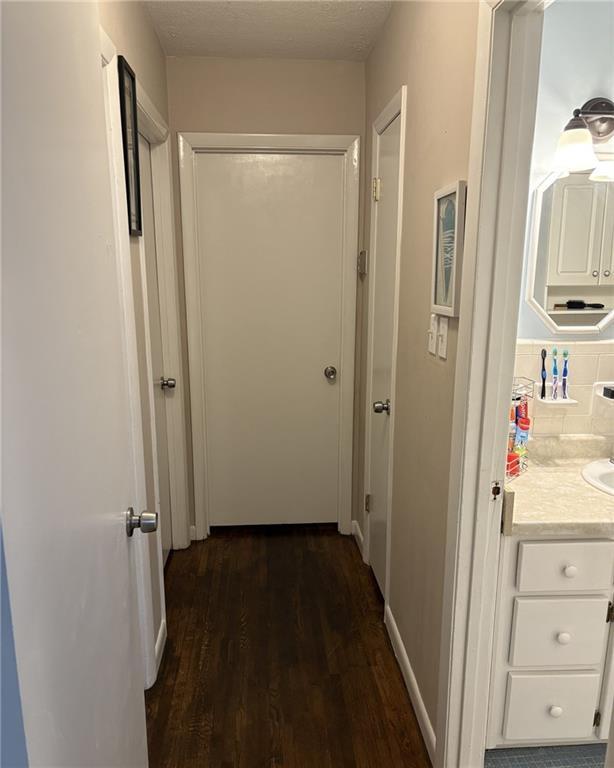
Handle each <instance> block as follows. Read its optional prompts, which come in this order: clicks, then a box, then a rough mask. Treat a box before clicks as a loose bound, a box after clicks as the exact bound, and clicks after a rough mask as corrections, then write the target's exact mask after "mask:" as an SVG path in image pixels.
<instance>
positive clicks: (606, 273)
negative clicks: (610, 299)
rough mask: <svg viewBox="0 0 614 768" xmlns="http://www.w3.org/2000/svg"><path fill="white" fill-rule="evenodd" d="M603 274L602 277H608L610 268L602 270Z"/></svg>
mask: <svg viewBox="0 0 614 768" xmlns="http://www.w3.org/2000/svg"><path fill="white" fill-rule="evenodd" d="M603 276H604V277H609V276H610V270H609V269H606V270H605V271H604V273H603Z"/></svg>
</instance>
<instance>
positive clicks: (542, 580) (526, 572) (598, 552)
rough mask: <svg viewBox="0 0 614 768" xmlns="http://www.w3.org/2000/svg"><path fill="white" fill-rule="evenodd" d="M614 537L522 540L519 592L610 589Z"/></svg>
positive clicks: (519, 555) (518, 573) (519, 562)
mask: <svg viewBox="0 0 614 768" xmlns="http://www.w3.org/2000/svg"><path fill="white" fill-rule="evenodd" d="M613 565H614V541H521V542H520V544H519V545H518V572H517V577H516V583H517V586H518V591H519V592H578V591H585V590H589V589H590V590H610V589H611V587H612V569H613Z"/></svg>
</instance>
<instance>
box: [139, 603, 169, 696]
mask: <svg viewBox="0 0 614 768" xmlns="http://www.w3.org/2000/svg"><path fill="white" fill-rule="evenodd" d="M167 637H168V634H167V629H166V619H165V618H164V619H162V621H161V622H160V629H159V631H158V637H157V638H156V645H155V650H154V657H155V660H156V665H155V668H154V672H155V674H154V675H153V677H152V678H151V679H150V680H145V690H146V691H147V690H149V688H151V687H152V685H153V684H154V683H155V682H156V679H157V677H158V671H159V669H160V664H161V663H162V656H163V655H164V648H165V646H166V638H167Z"/></svg>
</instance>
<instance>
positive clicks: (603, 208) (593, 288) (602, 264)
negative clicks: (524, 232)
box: [526, 171, 614, 334]
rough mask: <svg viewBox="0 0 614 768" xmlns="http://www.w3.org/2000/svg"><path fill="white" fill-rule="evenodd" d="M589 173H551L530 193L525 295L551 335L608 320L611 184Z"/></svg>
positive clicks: (612, 283)
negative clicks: (531, 211)
mask: <svg viewBox="0 0 614 768" xmlns="http://www.w3.org/2000/svg"><path fill="white" fill-rule="evenodd" d="M590 174H591V171H582V172H579V173H570V174H565V175H563V174H560V173H554V174H551V175H549V176H548V177H546V178H545V179H544V181H543V182H542V183H541V184H540V185H539V186H538V187H537V189H536V190H535V194H534V200H533V215H532V221H531V229H530V232H529V243H528V246H529V251H528V256H529V261H528V275H527V294H526V299H527V302H528V303H529V304H530V305H531V306H532V307H533V309H534V310H535V311H536V312H537V314H538V315H539V316H540V317H541V319H542V320H543V321H544V323H545V324H546V325H547V326H548V328H549V329H550V330H552V331H554V332H556V333H565V332H568V333H574V334H577V333H593V334H594V333H598V332H600V331H602V330H603V329H604V328H606V327H607V326H608V325H610V323H611V322H612V321H613V319H614V184H612V183H605V182H601V181H590V180H589V176H590Z"/></svg>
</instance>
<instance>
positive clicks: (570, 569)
mask: <svg viewBox="0 0 614 768" xmlns="http://www.w3.org/2000/svg"><path fill="white" fill-rule="evenodd" d="M563 573H564V574H565V576H566V577H567V578H568V579H573V578H575V577H576V576H577V575H578V569H577V568H576V566H575V565H566V566H565V567H564V568H563Z"/></svg>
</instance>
